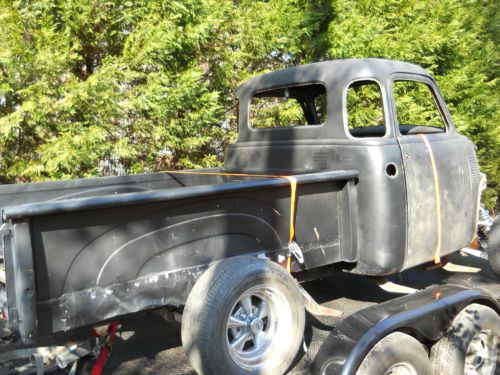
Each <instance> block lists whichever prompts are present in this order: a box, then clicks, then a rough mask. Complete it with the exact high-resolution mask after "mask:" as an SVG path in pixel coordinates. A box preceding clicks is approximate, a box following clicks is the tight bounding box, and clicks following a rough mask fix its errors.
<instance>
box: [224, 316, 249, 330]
mask: <svg viewBox="0 0 500 375" xmlns="http://www.w3.org/2000/svg"><path fill="white" fill-rule="evenodd" d="M246 325H247V322H245V321H244V320H242V319H240V318H237V317H236V316H234V315H230V316H229V320H228V322H227V328H241V327H245V326H246Z"/></svg>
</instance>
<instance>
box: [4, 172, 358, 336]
mask: <svg viewBox="0 0 500 375" xmlns="http://www.w3.org/2000/svg"><path fill="white" fill-rule="evenodd" d="M191 172H193V173H192V174H174V173H172V174H171V173H156V174H148V175H138V176H125V177H111V178H103V179H84V180H73V181H64V182H56V183H42V184H28V185H16V186H3V187H0V206H1V207H2V219H3V233H4V235H3V241H2V243H3V247H4V249H5V265H6V276H7V294H8V312H9V324H10V325H12V326H14V327H15V328H16V329H18V331H19V335H20V336H21V338H22V339H23V340H24V341H30V340H34V339H35V338H36V337H37V336H40V335H42V336H43V335H46V334H50V333H53V332H57V331H65V330H68V329H72V328H77V327H80V326H84V325H87V324H93V323H96V322H100V321H103V320H107V319H111V318H113V317H115V316H119V315H124V314H128V313H132V312H137V311H140V310H145V309H150V308H155V307H159V306H171V307H172V308H178V309H181V308H182V305H183V303H184V302H185V300H186V298H187V295H188V293H189V291H190V290H191V287H192V286H193V284H194V283H195V281H196V280H197V278H198V276H199V275H200V274H201V273H202V272H203V271H204V270H205V269H206V267H207V266H208V265H210V264H211V263H213V262H215V261H217V260H220V259H223V258H226V257H230V256H235V255H239V254H249V253H250V254H256V253H257V254H263V255H266V256H269V257H277V256H278V255H280V254H281V255H283V254H287V252H288V241H289V233H290V210H291V205H290V203H291V201H290V199H291V198H290V197H291V190H290V182H289V181H288V180H287V179H286V178H282V177H262V176H260V177H252V176H238V175H213V174H210V173H221V171H220V170H198V171H191ZM207 173H209V174H207ZM356 176H357V172H356V171H334V172H320V173H312V174H304V175H297V176H295V177H296V180H297V186H298V188H297V195H296V207H297V208H296V211H295V228H296V237H295V238H296V241H297V243H299V245H300V246H301V248H302V250H303V252H304V257H305V263H304V264H303V265H298V264H296V265H295V266H296V267H300V268H299V269H296V270H300V269H308V268H313V267H318V266H322V265H325V264H331V263H335V262H338V261H340V260H346V259H348V260H349V259H354V258H355V254H351V253H350V251H352V246H350V243H349V240H348V239H349V238H351V235H350V230H351V228H350V225H351V216H350V206H349V204H350V203H349V185H350V183H351V182H352V179H354V178H355V177H356ZM20 203H22V204H20ZM341 237H342V238H343V241H340V238H341ZM19 317H23V318H22V319H20V318H19Z"/></svg>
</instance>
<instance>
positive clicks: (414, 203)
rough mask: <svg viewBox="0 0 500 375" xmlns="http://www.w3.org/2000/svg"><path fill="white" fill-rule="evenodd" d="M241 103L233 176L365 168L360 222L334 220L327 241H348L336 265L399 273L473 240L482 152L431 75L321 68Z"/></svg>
mask: <svg viewBox="0 0 500 375" xmlns="http://www.w3.org/2000/svg"><path fill="white" fill-rule="evenodd" d="M237 95H238V99H239V135H238V141H237V142H236V143H235V144H232V145H230V146H229V148H228V150H227V156H226V160H225V164H224V167H225V169H226V170H227V171H238V172H244V173H270V174H302V173H313V172H321V171H329V170H358V171H359V177H358V178H357V179H356V180H355V182H354V183H353V184H352V185H351V186H349V213H350V214H349V215H347V217H346V215H340V214H339V215H337V219H338V220H339V221H346V220H347V221H350V225H349V228H350V230H349V232H350V233H342V228H343V226H342V223H340V222H339V223H329V225H331V227H332V228H340V230H339V231H337V232H336V231H335V230H332V231H331V232H330V233H327V234H326V235H329V236H331V238H330V242H332V243H341V242H342V243H344V244H346V242H347V243H348V246H341V251H339V254H338V258H339V259H338V260H341V261H346V262H355V264H356V265H355V267H354V269H353V272H357V273H362V274H368V275H380V274H389V273H394V272H398V271H401V270H404V269H407V268H409V267H412V266H415V265H418V264H421V263H424V262H427V261H432V260H433V259H434V260H436V261H437V260H438V259H439V258H440V257H441V256H444V255H446V254H448V253H451V252H453V251H456V250H459V249H461V248H463V247H464V246H466V245H467V244H469V243H470V241H471V240H472V238H473V236H474V233H475V227H476V222H475V221H476V212H477V204H478V194H479V183H480V181H479V180H480V174H479V168H478V164H477V160H476V156H475V147H474V145H473V144H472V142H471V141H469V140H468V139H467V138H466V137H464V136H462V135H460V134H459V133H458V132H457V130H456V127H455V124H454V123H453V120H452V118H451V116H450V113H449V111H448V108H447V107H446V104H445V101H444V99H443V97H442V95H441V93H440V91H439V89H438V86H437V84H436V82H435V81H434V79H433V78H432V77H431V76H430V75H429V74H428V73H427V72H426V71H425V70H424V69H422V68H421V67H419V66H416V65H413V64H410V63H405V62H397V61H389V60H381V59H348V60H337V61H328V62H321V63H315V64H310V65H305V66H297V67H292V68H288V69H285V70H282V71H278V72H272V73H269V74H265V75H262V76H259V77H256V78H253V79H251V80H250V81H248V82H246V83H245V84H243V85H242V86H241V87H240V88H239V90H238V91H237ZM339 209H341V208H340V207H339ZM457 218H459V219H458V220H457ZM318 219H319V218H315V217H314V213H311V215H309V217H308V218H307V220H308V221H313V222H314V221H317V220H318ZM402 223H405V224H406V225H402ZM297 230H299V231H300V228H297ZM316 235H317V234H316V233H309V236H311V237H314V236H316ZM304 236H305V237H306V238H307V237H308V234H305V235H304Z"/></svg>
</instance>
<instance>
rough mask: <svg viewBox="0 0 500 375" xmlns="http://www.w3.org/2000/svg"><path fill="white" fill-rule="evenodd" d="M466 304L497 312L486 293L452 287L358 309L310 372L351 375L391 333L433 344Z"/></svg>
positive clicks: (434, 288) (433, 288) (324, 347)
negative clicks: (403, 333)
mask: <svg viewBox="0 0 500 375" xmlns="http://www.w3.org/2000/svg"><path fill="white" fill-rule="evenodd" d="M470 303H480V304H484V305H486V306H489V307H491V308H493V309H494V310H496V311H497V312H499V311H500V306H499V304H498V302H497V301H496V300H495V299H494V298H493V297H491V296H490V295H488V294H487V293H486V292H484V291H481V290H471V289H466V288H463V287H460V286H456V285H434V286H431V287H429V288H427V289H424V290H422V291H420V292H418V293H415V294H412V295H407V296H404V297H400V298H396V299H394V300H390V301H387V302H384V303H381V304H379V305H377V306H372V307H369V308H366V309H364V310H361V311H359V312H357V313H355V314H352V315H350V316H349V317H347V318H346V319H344V320H342V321H341V322H340V323H339V325H338V326H337V327H336V328H335V329H334V331H333V332H332V333H331V334H330V336H329V337H328V338H327V340H325V342H324V344H323V345H322V347H321V348H320V350H319V352H318V354H317V356H316V358H315V360H314V362H313V366H312V373H313V374H318V375H319V374H321V375H327V374H341V375H354V374H355V373H356V371H357V370H358V368H359V366H360V364H361V362H362V361H363V359H364V357H365V356H366V355H367V354H368V352H369V351H370V350H371V349H372V348H373V347H374V346H375V344H376V343H377V342H378V341H380V340H381V339H382V338H383V337H385V336H387V335H388V334H390V333H392V332H395V331H402V332H405V333H409V334H411V335H413V336H415V337H416V338H417V339H420V340H421V341H430V342H434V341H437V340H439V339H440V338H441V337H442V335H443V334H444V332H445V331H446V329H447V327H448V325H449V324H450V322H451V321H452V319H453V318H454V317H455V316H456V314H458V312H460V311H461V310H462V309H463V308H465V307H466V306H467V305H469V304H470Z"/></svg>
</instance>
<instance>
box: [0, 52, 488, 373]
mask: <svg viewBox="0 0 500 375" xmlns="http://www.w3.org/2000/svg"><path fill="white" fill-rule="evenodd" d="M237 96H238V99H239V135H238V140H237V142H236V143H234V144H232V145H230V146H229V148H228V149H227V152H226V158H225V162H224V166H223V168H214V169H200V170H189V171H178V172H168V171H167V172H163V173H152V174H143V175H133V176H120V177H103V178H96V179H78V180H70V181H58V182H48V183H32V184H24V185H10V186H0V210H1V224H0V225H1V227H0V234H1V237H0V238H1V242H0V248H1V250H0V254H3V256H2V258H3V260H2V261H3V268H4V272H5V277H4V279H5V280H3V282H4V288H5V290H6V294H5V293H4V294H1V293H0V298H2V296H3V300H2V301H0V307H1V310H2V312H1V313H0V318H1V319H3V320H2V321H1V324H3V327H4V328H3V331H2V332H4V333H5V332H8V335H7V334H5V337H3V338H2V340H0V343H2V344H0V345H3V348H2V347H1V346H0V351H2V350H7V349H8V348H15V347H21V346H27V345H28V346H29V345H36V344H37V342H38V341H39V340H40V339H41V338H43V337H47V336H50V335H54V334H57V333H58V332H62V331H68V330H71V329H75V328H78V327H82V326H86V325H92V324H96V323H100V322H105V321H109V320H110V319H112V318H115V317H117V316H121V315H125V314H130V313H135V312H139V311H143V310H148V309H155V308H158V307H165V306H166V307H168V308H169V309H170V310H171V311H175V312H178V313H181V314H183V316H182V339H183V345H184V347H185V350H186V352H187V354H188V357H189V359H190V361H191V363H192V365H193V367H194V368H195V369H196V370H197V371H198V372H200V373H204V374H209V373H231V374H232V373H251V374H257V373H258V374H277V373H282V372H284V371H285V370H286V369H287V368H288V366H289V365H290V364H291V362H292V361H293V359H294V356H295V355H296V353H297V351H298V349H299V347H300V344H301V340H302V335H303V327H304V307H303V303H302V296H301V293H300V291H299V286H298V284H297V282H296V279H300V277H301V275H304V274H307V273H308V275H309V276H311V275H312V276H313V277H317V278H319V277H321V275H322V274H323V272H326V270H330V269H331V268H332V267H335V268H336V267H338V268H339V269H342V270H344V271H347V272H353V273H358V274H364V275H374V276H375V275H387V274H392V273H397V272H399V271H402V270H405V269H408V268H410V267H414V266H416V265H420V264H423V263H426V262H432V261H436V262H439V259H440V258H441V257H443V256H445V255H447V254H450V253H452V252H455V251H457V250H460V249H461V248H463V247H465V246H467V245H468V244H469V243H470V242H471V240H472V239H473V238H474V236H475V233H476V225H477V212H478V203H479V196H480V182H481V174H480V172H479V168H478V164H477V161H476V156H475V148H474V145H473V144H472V143H471V142H470V141H469V140H468V139H467V138H466V137H464V136H462V135H460V134H458V132H457V130H456V128H455V125H454V124H453V120H452V119H451V116H450V113H449V112H448V109H447V107H446V105H445V102H444V100H443V98H442V95H441V94H440V92H439V89H438V87H437V85H436V83H435V81H434V80H433V79H432V77H431V76H430V75H429V74H428V73H427V72H426V71H425V70H424V69H422V68H420V67H418V66H416V65H413V64H409V63H404V62H394V61H387V60H379V59H361V60H355V59H352V60H339V61H331V62H322V63H315V64H310V65H305V66H297V67H292V68H289V69H285V70H281V71H277V72H273V73H269V74H265V75H262V76H258V77H256V78H253V79H251V80H249V81H248V82H246V83H245V84H243V85H242V86H241V87H240V88H239V89H238V91H237ZM332 287H334V286H332ZM5 296H6V297H5Z"/></svg>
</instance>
